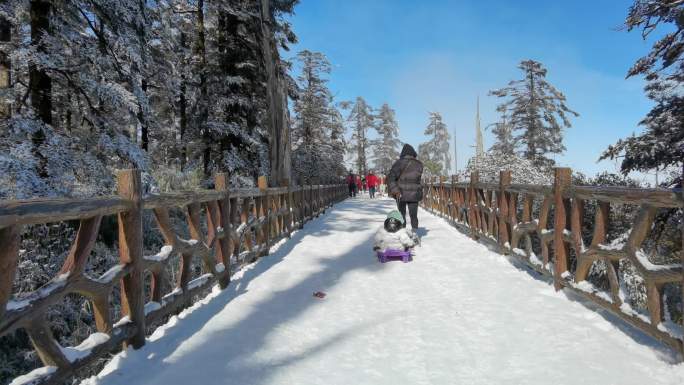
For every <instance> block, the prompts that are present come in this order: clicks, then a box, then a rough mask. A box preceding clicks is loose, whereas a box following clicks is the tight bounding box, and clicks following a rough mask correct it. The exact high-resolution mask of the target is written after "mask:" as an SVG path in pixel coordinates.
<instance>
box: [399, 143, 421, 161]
mask: <svg viewBox="0 0 684 385" xmlns="http://www.w3.org/2000/svg"><path fill="white" fill-rule="evenodd" d="M406 156H412V157H414V158H417V157H418V153H416V150H414V149H413V147H412V146H411V145H410V144H405V145H404V148H402V149H401V155H400V156H399V157H400V158H404V157H406Z"/></svg>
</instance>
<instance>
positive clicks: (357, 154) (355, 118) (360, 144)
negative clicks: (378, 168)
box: [347, 96, 375, 175]
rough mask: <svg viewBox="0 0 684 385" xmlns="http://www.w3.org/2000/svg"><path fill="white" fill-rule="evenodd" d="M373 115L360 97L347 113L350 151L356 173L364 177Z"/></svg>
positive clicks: (366, 169) (366, 168)
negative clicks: (349, 125) (349, 126)
mask: <svg viewBox="0 0 684 385" xmlns="http://www.w3.org/2000/svg"><path fill="white" fill-rule="evenodd" d="M374 119H375V117H374V115H373V112H372V109H371V107H370V106H369V105H368V103H366V101H365V100H364V99H363V98H362V97H360V96H359V97H357V98H356V101H355V102H354V105H353V106H352V108H351V111H350V112H349V116H348V117H347V121H348V122H350V123H351V127H352V135H351V140H350V146H351V151H352V152H353V153H354V163H355V166H356V172H357V173H358V174H359V175H366V173H367V172H368V147H369V139H368V130H370V129H371V128H372V127H373V123H374Z"/></svg>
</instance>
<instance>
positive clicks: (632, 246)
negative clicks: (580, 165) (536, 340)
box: [422, 168, 684, 357]
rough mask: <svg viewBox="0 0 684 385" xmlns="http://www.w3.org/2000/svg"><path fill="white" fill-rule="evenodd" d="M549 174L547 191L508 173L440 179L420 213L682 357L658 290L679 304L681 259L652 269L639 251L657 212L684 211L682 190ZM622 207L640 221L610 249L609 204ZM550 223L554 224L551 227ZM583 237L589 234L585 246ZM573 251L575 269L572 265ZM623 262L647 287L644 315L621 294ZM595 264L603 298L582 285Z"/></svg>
mask: <svg viewBox="0 0 684 385" xmlns="http://www.w3.org/2000/svg"><path fill="white" fill-rule="evenodd" d="M554 173H555V175H554V184H553V185H552V186H551V185H550V186H540V185H524V184H513V183H512V182H513V181H512V180H511V172H510V171H502V172H501V173H500V175H499V182H498V183H483V182H480V181H479V174H478V173H477V172H475V173H473V174H472V175H471V177H470V181H468V182H458V181H457V180H456V177H452V180H451V181H449V182H448V183H447V180H446V178H444V177H442V178H440V179H439V181H437V179H436V178H433V179H431V180H429V181H426V183H425V189H426V194H425V199H424V200H423V202H422V206H423V207H424V208H426V209H428V210H431V211H432V212H433V213H436V214H439V215H441V216H443V217H444V218H446V219H448V220H449V221H450V222H451V223H452V224H453V225H454V226H456V227H458V228H460V229H461V230H463V231H465V232H466V233H467V234H469V235H470V236H471V237H473V238H475V239H478V240H482V241H485V243H491V244H492V245H495V247H496V248H497V249H498V250H499V251H500V252H501V253H504V254H509V255H512V256H515V257H517V258H518V259H520V260H521V261H523V262H524V263H526V264H527V265H528V266H529V267H531V268H532V269H534V270H536V271H538V272H539V273H542V274H544V275H547V276H550V277H553V282H554V286H555V288H556V290H560V289H561V288H567V289H570V290H572V291H574V292H577V293H579V294H581V295H582V296H584V297H586V298H587V299H589V300H591V301H592V302H594V303H596V304H597V305H599V306H600V307H601V308H605V309H608V310H610V311H611V312H612V313H613V314H615V315H617V316H618V317H619V318H621V319H623V320H624V321H626V322H627V323H629V324H631V325H633V326H635V327H637V328H639V329H641V330H642V331H644V332H646V333H648V334H650V335H651V336H653V337H655V338H656V339H658V340H660V341H662V342H664V343H666V344H667V345H669V346H672V347H673V348H675V349H676V350H677V351H679V352H681V353H682V355H683V357H684V350H683V341H682V340H683V337H682V330H683V329H684V327H683V326H682V325H681V324H679V325H677V324H676V323H674V322H673V321H672V320H671V319H669V314H667V311H666V309H664V302H663V286H664V285H666V284H668V283H673V284H675V285H676V284H679V285H681V287H682V297H683V300H682V301H683V302H684V274H683V272H682V266H683V265H684V252H682V253H681V258H682V263H681V264H669V265H655V264H653V263H651V262H650V261H649V260H648V258H647V257H646V255H645V254H644V253H643V252H642V251H641V248H642V244H643V242H644V240H645V239H646V238H647V237H648V235H649V233H650V232H651V230H652V226H653V223H654V219H655V217H656V214H657V212H658V211H659V210H661V209H667V208H682V207H684V203H683V202H684V199H683V195H682V190H681V189H673V190H667V189H643V188H624V187H596V186H576V185H572V184H571V170H570V169H569V168H556V169H555V170H554ZM588 201H593V202H595V207H596V210H595V213H594V221H593V224H592V226H593V228H590V229H586V228H583V221H582V218H583V216H584V210H585V203H586V202H588ZM622 204H626V205H635V206H637V207H638V211H637V215H636V217H635V220H634V222H633V224H632V228H631V230H630V231H629V235H628V236H627V238H626V240H625V241H624V243H617V244H616V243H610V244H607V242H606V234H607V230H608V225H609V212H610V209H611V205H622ZM535 205H536V206H535ZM534 207H536V208H537V209H536V210H535V209H534ZM535 216H536V218H535ZM551 218H553V223H549V222H550V220H551ZM583 230H586V231H589V232H590V233H591V234H592V236H591V243H590V244H589V245H588V246H587V245H585V244H584V240H583V237H582V232H583ZM532 236H536V237H538V238H537V239H538V241H539V244H540V248H541V258H539V257H538V256H537V255H536V254H535V253H534V251H533V247H532V238H531V237H532ZM571 249H572V251H573V252H574V253H573V255H572V259H573V261H572V262H573V263H569V262H570V261H569V256H570V250H571ZM625 259H626V260H629V262H631V263H632V264H633V266H634V267H635V268H636V270H637V272H638V274H639V275H640V276H641V277H642V278H643V280H644V283H645V286H646V293H647V308H648V313H649V316H644V315H643V314H641V313H639V312H637V311H635V310H633V309H632V308H631V307H630V306H629V304H627V303H626V302H625V300H624V297H623V294H622V293H621V286H620V285H621V282H620V280H621V278H620V276H619V274H618V267H619V262H620V261H621V260H625ZM596 261H603V262H604V263H605V266H606V269H607V278H608V281H609V287H610V290H609V291H608V292H605V291H603V290H600V289H598V288H597V287H595V286H594V285H592V284H590V283H589V282H587V281H586V279H587V275H588V273H589V271H590V268H591V266H592V264H593V263H594V262H596ZM520 295H525V294H524V293H520ZM683 307H684V305H683ZM682 311H683V313H684V309H682ZM666 315H667V317H666Z"/></svg>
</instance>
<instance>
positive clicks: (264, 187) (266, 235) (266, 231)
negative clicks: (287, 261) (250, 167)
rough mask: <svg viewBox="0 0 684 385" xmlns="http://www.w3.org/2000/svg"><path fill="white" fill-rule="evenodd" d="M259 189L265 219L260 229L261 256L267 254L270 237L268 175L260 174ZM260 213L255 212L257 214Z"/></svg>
mask: <svg viewBox="0 0 684 385" xmlns="http://www.w3.org/2000/svg"><path fill="white" fill-rule="evenodd" d="M258 185H259V190H261V193H262V195H261V199H260V200H261V205H260V206H261V210H263V214H264V217H265V218H266V220H265V221H264V224H263V225H262V226H263V227H262V230H261V236H262V242H263V245H262V247H263V249H262V252H261V253H260V254H261V255H262V256H263V255H268V249H269V242H270V237H271V207H270V206H271V205H270V201H269V196H268V177H266V176H260V177H259V181H258ZM259 214H261V213H257V215H259Z"/></svg>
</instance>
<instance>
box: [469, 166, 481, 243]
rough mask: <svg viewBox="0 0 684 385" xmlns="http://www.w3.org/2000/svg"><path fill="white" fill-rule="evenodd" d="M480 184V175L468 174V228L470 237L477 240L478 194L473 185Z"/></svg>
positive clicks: (475, 173)
mask: <svg viewBox="0 0 684 385" xmlns="http://www.w3.org/2000/svg"><path fill="white" fill-rule="evenodd" d="M479 182H480V173H479V172H477V171H473V172H472V173H471V174H470V194H468V196H469V198H468V226H469V227H470V236H471V237H472V238H473V239H477V231H478V229H479V227H480V226H479V213H478V212H477V206H478V205H479V204H480V203H479V202H478V199H479V197H478V195H479V194H478V193H477V190H476V187H475V185H476V184H478V183H479Z"/></svg>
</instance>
